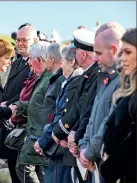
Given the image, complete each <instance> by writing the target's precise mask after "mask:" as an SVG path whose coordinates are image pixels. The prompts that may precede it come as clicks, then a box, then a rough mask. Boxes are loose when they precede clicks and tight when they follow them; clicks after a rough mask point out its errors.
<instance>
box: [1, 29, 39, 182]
mask: <svg viewBox="0 0 137 183" xmlns="http://www.w3.org/2000/svg"><path fill="white" fill-rule="evenodd" d="M36 39H37V34H36V30H35V29H34V28H33V27H32V26H25V27H23V28H21V29H20V30H19V31H18V33H17V49H18V52H19V53H20V54H21V57H20V58H19V59H17V60H15V61H14V63H13V64H12V66H11V70H10V73H9V76H8V80H7V83H6V85H5V87H4V93H3V102H2V103H1V105H2V106H9V105H10V104H12V103H13V102H16V101H18V100H19V97H20V92H21V90H22V88H23V83H24V82H25V81H26V80H27V78H28V75H29V72H30V67H29V65H28V56H29V55H28V48H29V47H30V46H31V45H32V44H33V43H34V42H35V40H36ZM8 133H9V131H7V130H6V129H5V137H6V136H7V135H8ZM5 137H4V138H5ZM17 154H18V152H17V151H16V150H11V149H9V148H6V147H4V148H3V157H2V158H7V159H8V166H9V171H10V175H11V179H12V182H13V183H19V179H18V177H17V175H16V172H15V164H16V159H17Z"/></svg>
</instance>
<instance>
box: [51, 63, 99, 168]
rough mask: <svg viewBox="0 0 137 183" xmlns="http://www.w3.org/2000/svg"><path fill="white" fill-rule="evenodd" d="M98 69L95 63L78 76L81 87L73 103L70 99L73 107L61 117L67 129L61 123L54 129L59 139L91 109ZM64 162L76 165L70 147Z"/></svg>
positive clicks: (65, 152)
mask: <svg viewBox="0 0 137 183" xmlns="http://www.w3.org/2000/svg"><path fill="white" fill-rule="evenodd" d="M98 71H99V68H98V66H97V63H95V64H94V65H93V66H91V67H90V68H89V69H88V70H87V71H85V72H84V73H83V74H82V75H81V76H79V77H78V78H77V82H78V83H79V86H80V87H79V88H78V89H77V95H76V98H74V99H73V103H72V102H71V101H70V106H71V107H70V108H69V107H68V109H67V113H66V115H65V116H64V117H62V119H61V121H62V123H61V124H63V126H64V128H65V130H63V128H62V127H61V125H56V126H55V128H54V129H53V132H54V134H55V136H57V137H58V138H59V139H64V138H65V137H67V136H68V134H69V132H70V131H71V130H72V129H73V127H74V126H75V125H76V124H78V125H79V123H80V121H81V119H83V118H84V117H86V114H87V113H88V112H89V109H90V111H91V109H92V106H93V102H94V98H95V96H96V89H97V75H98ZM67 98H68V100H66V101H67V103H69V98H70V96H69V95H68V97H67ZM72 106H73V107H72ZM88 115H89V114H88ZM65 131H66V132H65ZM63 164H65V165H67V166H74V165H76V161H75V158H74V157H73V156H72V154H71V153H70V152H69V151H68V149H65V150H64V158H63Z"/></svg>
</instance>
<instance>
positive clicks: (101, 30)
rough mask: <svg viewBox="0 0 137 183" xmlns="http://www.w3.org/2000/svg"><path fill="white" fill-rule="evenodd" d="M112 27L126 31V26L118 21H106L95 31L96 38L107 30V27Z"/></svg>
mask: <svg viewBox="0 0 137 183" xmlns="http://www.w3.org/2000/svg"><path fill="white" fill-rule="evenodd" d="M110 28H115V29H117V30H119V31H121V32H125V28H124V27H123V26H122V25H120V24H119V23H117V22H107V23H104V24H102V25H101V26H100V27H99V28H98V29H97V31H96V33H95V38H96V37H97V36H98V35H99V34H100V33H102V32H103V31H105V30H107V29H110Z"/></svg>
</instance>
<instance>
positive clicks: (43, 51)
mask: <svg viewBox="0 0 137 183" xmlns="http://www.w3.org/2000/svg"><path fill="white" fill-rule="evenodd" d="M49 45H50V43H48V42H46V41H39V42H37V43H34V44H33V45H32V46H30V48H29V50H28V53H29V54H30V55H31V56H32V58H35V59H36V58H38V57H41V58H42V60H43V61H45V60H46V59H47V58H48V54H47V50H48V46H49Z"/></svg>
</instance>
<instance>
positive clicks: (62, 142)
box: [52, 132, 68, 148]
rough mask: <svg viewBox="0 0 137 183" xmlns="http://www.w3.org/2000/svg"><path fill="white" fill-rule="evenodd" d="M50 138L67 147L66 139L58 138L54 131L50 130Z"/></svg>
mask: <svg viewBox="0 0 137 183" xmlns="http://www.w3.org/2000/svg"><path fill="white" fill-rule="evenodd" d="M52 138H53V140H54V141H55V142H56V144H59V145H61V146H62V147H63V148H67V147H68V142H67V141H66V140H59V139H58V138H57V137H56V136H55V135H54V133H53V132H52Z"/></svg>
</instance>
